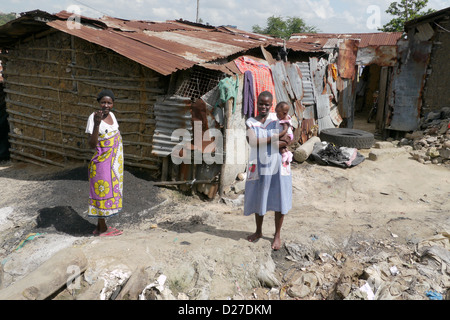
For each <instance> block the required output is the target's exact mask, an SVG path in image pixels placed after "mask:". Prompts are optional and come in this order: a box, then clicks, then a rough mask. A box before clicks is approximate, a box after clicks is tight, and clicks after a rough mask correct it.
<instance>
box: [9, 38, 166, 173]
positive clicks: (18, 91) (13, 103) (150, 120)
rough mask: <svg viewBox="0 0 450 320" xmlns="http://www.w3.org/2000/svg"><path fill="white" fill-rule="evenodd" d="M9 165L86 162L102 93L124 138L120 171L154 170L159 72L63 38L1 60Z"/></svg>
mask: <svg viewBox="0 0 450 320" xmlns="http://www.w3.org/2000/svg"><path fill="white" fill-rule="evenodd" d="M2 60H3V64H4V78H5V81H4V85H5V89H4V91H5V93H6V106H7V112H8V114H9V124H10V135H9V139H10V143H11V158H12V159H13V160H14V159H15V160H21V161H26V162H32V163H35V164H39V165H48V164H51V165H58V166H64V165H65V164H66V163H67V162H73V161H80V162H86V161H89V160H90V158H91V157H92V155H93V150H92V149H90V148H89V146H88V143H87V139H88V135H87V134H86V133H85V129H86V122H87V119H88V117H89V115H90V114H91V113H92V112H94V111H95V110H97V109H98V108H99V106H98V103H97V101H96V96H97V94H98V92H99V91H100V90H101V89H103V88H109V89H111V90H112V91H113V92H114V94H115V97H116V100H115V102H114V109H113V112H114V114H115V115H116V118H117V120H118V122H119V126H120V127H119V128H120V131H121V134H122V136H123V142H124V153H125V154H124V157H125V165H129V166H134V167H140V168H146V169H152V170H156V171H158V170H159V167H160V159H159V158H158V157H156V156H154V155H152V154H151V151H152V145H151V142H152V136H153V131H154V124H155V120H154V114H153V105H154V102H155V101H156V97H157V96H158V95H162V94H165V87H166V84H165V81H166V79H164V78H163V77H161V76H160V75H159V74H158V73H156V72H154V71H152V70H150V69H148V68H145V67H143V66H141V65H140V64H138V63H135V62H134V61H132V60H129V59H127V58H124V57H122V56H120V55H118V54H116V53H114V52H113V51H111V50H109V49H106V48H103V47H100V46H98V45H95V44H92V43H90V42H87V41H85V40H82V39H79V38H76V37H72V36H70V35H68V34H65V33H62V32H51V31H50V32H47V33H46V34H45V35H44V36H42V37H40V38H38V37H37V36H34V37H32V38H30V39H27V41H23V42H21V43H19V44H18V45H17V46H16V48H15V49H14V50H9V52H8V53H7V54H3V55H2Z"/></svg>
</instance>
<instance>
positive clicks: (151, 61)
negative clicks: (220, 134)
mask: <svg viewBox="0 0 450 320" xmlns="http://www.w3.org/2000/svg"><path fill="white" fill-rule="evenodd" d="M47 25H49V26H50V27H52V28H55V29H57V30H60V31H62V32H65V33H68V34H71V35H73V36H76V37H79V38H81V39H84V40H86V41H89V42H92V43H95V44H98V45H100V46H102V47H105V48H108V49H111V50H113V51H115V52H117V53H119V54H121V55H123V56H125V57H127V58H129V59H131V60H133V61H136V62H138V63H140V64H142V65H144V66H146V67H148V68H150V69H152V70H155V71H157V72H159V73H161V74H163V75H169V74H171V73H173V72H175V71H176V70H183V69H187V68H190V67H192V66H193V65H194V64H195V62H194V61H190V60H186V59H184V58H183V57H179V56H177V55H174V54H172V53H170V52H164V51H161V50H159V49H157V48H154V47H151V46H149V45H147V44H145V43H143V42H140V41H135V40H133V39H130V38H129V37H126V36H123V35H121V34H119V33H117V32H115V31H113V30H109V29H107V30H104V29H94V28H91V27H87V26H83V25H81V26H80V28H69V27H68V26H67V23H66V21H63V20H54V21H50V22H48V23H47Z"/></svg>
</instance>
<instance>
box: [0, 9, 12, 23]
mask: <svg viewBox="0 0 450 320" xmlns="http://www.w3.org/2000/svg"><path fill="white" fill-rule="evenodd" d="M15 18H16V14H15V13H13V12H11V13H0V26H1V25H4V24H5V23H7V22H8V21H11V20H14V19H15Z"/></svg>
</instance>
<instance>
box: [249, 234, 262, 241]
mask: <svg viewBox="0 0 450 320" xmlns="http://www.w3.org/2000/svg"><path fill="white" fill-rule="evenodd" d="M261 237H262V234H261V233H259V232H255V233H254V234H251V235H249V236H248V237H247V240H248V241H250V242H255V241H256V240H258V239H259V238H261Z"/></svg>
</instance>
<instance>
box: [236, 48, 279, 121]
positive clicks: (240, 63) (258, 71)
mask: <svg viewBox="0 0 450 320" xmlns="http://www.w3.org/2000/svg"><path fill="white" fill-rule="evenodd" d="M234 62H235V63H236V66H237V67H238V69H239V70H240V71H241V72H242V73H245V71H250V72H251V73H252V76H253V87H254V92H253V103H254V106H253V110H254V111H253V114H254V115H255V116H257V115H258V108H257V106H256V102H257V99H258V95H259V94H260V93H261V92H263V91H269V92H270V93H272V95H273V105H272V108H271V109H270V112H275V106H276V105H277V99H276V96H275V84H274V82H273V77H272V70H271V69H270V67H269V65H267V64H264V63H262V62H259V61H256V60H253V59H251V58H249V57H239V58H237V59H236V60H234Z"/></svg>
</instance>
